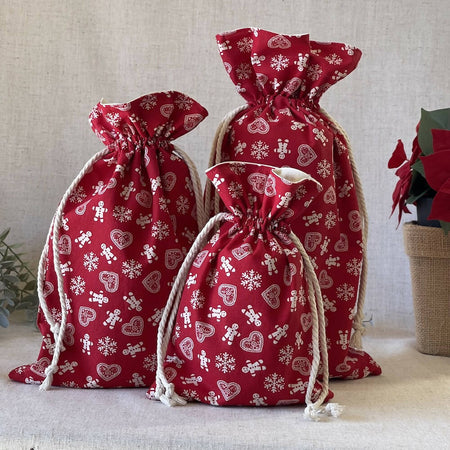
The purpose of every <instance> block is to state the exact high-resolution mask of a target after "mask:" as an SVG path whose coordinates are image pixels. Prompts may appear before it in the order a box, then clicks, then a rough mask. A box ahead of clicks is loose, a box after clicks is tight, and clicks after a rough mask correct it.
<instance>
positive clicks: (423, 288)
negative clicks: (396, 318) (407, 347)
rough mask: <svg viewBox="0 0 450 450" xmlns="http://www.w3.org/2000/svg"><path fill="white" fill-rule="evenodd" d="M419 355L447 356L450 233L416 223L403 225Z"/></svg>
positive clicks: (449, 338) (449, 345) (449, 348)
mask: <svg viewBox="0 0 450 450" xmlns="http://www.w3.org/2000/svg"><path fill="white" fill-rule="evenodd" d="M403 238H404V243H405V249H406V253H407V255H408V256H409V264H410V270H411V282H412V294H413V300H414V313H415V318H416V338H417V348H418V350H419V351H420V352H421V353H427V354H430V355H441V356H450V233H449V234H448V235H445V234H444V231H443V230H442V229H441V228H433V227H424V226H421V225H417V223H416V222H408V223H405V224H404V225H403Z"/></svg>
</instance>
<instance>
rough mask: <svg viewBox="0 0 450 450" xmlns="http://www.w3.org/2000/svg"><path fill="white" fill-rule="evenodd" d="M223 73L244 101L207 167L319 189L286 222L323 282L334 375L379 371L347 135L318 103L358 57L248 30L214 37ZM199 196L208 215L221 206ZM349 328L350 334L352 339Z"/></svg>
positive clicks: (341, 47)
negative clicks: (367, 323) (258, 167)
mask: <svg viewBox="0 0 450 450" xmlns="http://www.w3.org/2000/svg"><path fill="white" fill-rule="evenodd" d="M217 42H218V46H219V52H220V55H221V57H222V59H223V62H224V66H225V69H226V71H227V73H228V74H229V76H230V78H231V80H232V81H233V83H234V84H235V85H236V89H237V91H238V92H239V93H240V94H241V95H242V97H244V99H245V100H246V102H247V103H246V104H245V105H244V106H242V107H240V108H238V109H237V110H235V111H232V112H231V113H229V114H228V115H227V116H226V117H225V118H224V120H223V122H222V123H221V124H220V126H219V128H218V130H217V134H216V138H215V142H214V145H213V149H212V153H211V159H210V165H213V164H217V163H219V162H221V161H227V160H231V161H250V162H258V163H263V164H270V165H274V166H285V165H288V166H291V167H295V168H298V169H300V170H302V171H305V172H306V173H308V174H310V175H311V176H312V177H314V178H316V179H317V180H318V181H320V183H321V184H322V186H323V192H322V194H321V195H320V196H318V197H317V198H316V199H315V200H314V201H313V202H312V203H311V205H310V206H309V207H308V208H307V209H306V210H305V211H304V213H303V214H302V215H301V216H300V217H299V218H298V220H297V221H296V222H295V223H293V224H292V229H293V231H294V232H295V233H296V234H297V235H298V236H300V237H301V238H302V239H303V245H304V247H305V249H306V251H307V252H308V254H309V255H310V257H311V260H312V262H313V265H314V268H315V271H316V274H317V277H318V279H319V283H320V287H321V290H322V296H323V300H324V305H325V315H326V319H327V337H328V346H329V364H330V375H331V376H332V377H339V378H361V377H365V376H367V375H370V374H374V375H375V374H379V373H381V369H380V367H379V366H378V364H377V363H376V362H375V361H374V360H373V359H372V358H371V357H370V356H369V355H368V354H367V353H365V352H364V351H362V350H361V347H362V344H361V334H362V332H363V331H364V327H363V325H362V320H363V313H364V311H363V308H364V294H365V285H366V276H367V263H366V238H367V215H366V210H365V204H364V198H363V194H362V188H361V183H360V180H359V177H358V174H357V172H356V168H355V164H354V160H353V157H352V154H351V149H350V145H349V142H348V139H347V137H346V135H345V132H344V131H343V130H342V129H341V128H340V127H339V125H338V124H337V123H336V122H335V121H334V120H333V119H332V118H331V117H330V116H329V115H328V114H327V113H326V112H325V111H324V110H323V109H321V108H320V106H319V101H320V98H321V96H322V95H323V93H324V92H325V91H326V90H327V89H328V88H330V87H331V86H332V85H333V84H335V83H336V82H338V81H339V80H341V79H342V78H344V77H345V76H347V75H348V74H349V73H350V72H352V71H353V70H354V69H355V67H356V65H357V63H358V61H359V59H360V57H361V52H360V51H359V50H358V49H356V48H354V47H350V46H348V45H345V44H340V43H321V42H315V41H311V40H310V39H309V36H308V35H281V34H276V33H272V32H269V31H264V30H260V29H255V28H244V29H241V30H237V31H232V32H228V33H223V34H219V35H217ZM211 192H212V187H211V183H208V184H207V186H206V191H205V206H206V208H207V210H209V211H210V215H212V214H215V213H217V212H219V211H220V210H223V209H224V206H223V204H221V202H220V199H219V196H218V195H217V193H216V195H215V197H213V198H212V194H211ZM352 328H353V329H354V332H353V335H352Z"/></svg>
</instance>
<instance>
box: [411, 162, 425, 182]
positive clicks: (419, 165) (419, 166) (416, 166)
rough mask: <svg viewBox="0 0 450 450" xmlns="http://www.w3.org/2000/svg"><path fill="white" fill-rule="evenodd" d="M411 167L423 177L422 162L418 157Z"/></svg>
mask: <svg viewBox="0 0 450 450" xmlns="http://www.w3.org/2000/svg"><path fill="white" fill-rule="evenodd" d="M411 167H412V168H413V170H416V171H417V172H419V173H420V175H422V176H423V177H424V178H425V169H424V168H423V162H422V161H421V160H420V159H418V160H417V161H416V162H415V163H414V164H413V165H412V166H411Z"/></svg>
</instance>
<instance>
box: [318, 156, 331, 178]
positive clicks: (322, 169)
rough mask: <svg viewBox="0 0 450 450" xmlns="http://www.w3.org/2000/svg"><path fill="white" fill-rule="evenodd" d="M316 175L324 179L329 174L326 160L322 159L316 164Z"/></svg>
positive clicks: (329, 170) (329, 169)
mask: <svg viewBox="0 0 450 450" xmlns="http://www.w3.org/2000/svg"><path fill="white" fill-rule="evenodd" d="M317 174H318V175H320V176H321V177H322V178H326V177H328V176H329V175H330V174H331V164H330V163H329V162H328V161H327V160H326V159H322V161H320V162H319V164H317Z"/></svg>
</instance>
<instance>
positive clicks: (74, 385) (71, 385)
mask: <svg viewBox="0 0 450 450" xmlns="http://www.w3.org/2000/svg"><path fill="white" fill-rule="evenodd" d="M61 386H64V387H68V388H72V389H77V388H79V386H78V384H77V383H75V381H64V383H61Z"/></svg>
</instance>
